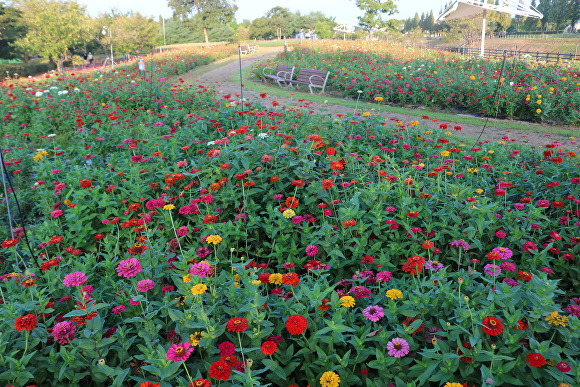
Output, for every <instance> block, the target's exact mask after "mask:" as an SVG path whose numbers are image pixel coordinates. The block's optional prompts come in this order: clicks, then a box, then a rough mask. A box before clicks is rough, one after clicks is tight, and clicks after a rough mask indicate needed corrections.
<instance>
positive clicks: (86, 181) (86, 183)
mask: <svg viewBox="0 0 580 387" xmlns="http://www.w3.org/2000/svg"><path fill="white" fill-rule="evenodd" d="M79 184H80V186H81V187H83V188H88V187H90V186H91V184H92V183H91V181H90V180H89V179H81V181H80V182H79Z"/></svg>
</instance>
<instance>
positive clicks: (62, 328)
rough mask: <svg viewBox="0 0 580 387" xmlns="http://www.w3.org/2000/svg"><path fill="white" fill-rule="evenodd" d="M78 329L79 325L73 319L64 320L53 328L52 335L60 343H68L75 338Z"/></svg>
mask: <svg viewBox="0 0 580 387" xmlns="http://www.w3.org/2000/svg"><path fill="white" fill-rule="evenodd" d="M76 330H77V326H76V325H75V324H74V323H73V322H72V321H62V322H59V323H57V324H56V325H55V326H54V328H53V329H52V337H53V338H54V340H55V341H57V342H59V343H60V344H68V343H69V342H70V341H71V340H73V339H74V338H75V331H76Z"/></svg>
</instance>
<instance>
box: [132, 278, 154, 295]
mask: <svg viewBox="0 0 580 387" xmlns="http://www.w3.org/2000/svg"><path fill="white" fill-rule="evenodd" d="M154 287H155V282H153V281H152V280H150V279H144V280H141V281H139V282H137V286H135V289H137V291H138V292H147V291H149V290H151V289H153V288H154Z"/></svg>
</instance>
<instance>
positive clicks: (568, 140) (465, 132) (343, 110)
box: [169, 47, 580, 152]
mask: <svg viewBox="0 0 580 387" xmlns="http://www.w3.org/2000/svg"><path fill="white" fill-rule="evenodd" d="M281 50H282V48H280V47H274V48H268V47H263V48H260V51H259V52H257V53H255V54H251V55H247V56H243V57H242V59H241V68H242V73H243V74H247V73H248V72H249V70H250V69H251V66H252V65H253V64H254V63H255V62H257V61H259V60H262V59H264V58H267V57H271V56H274V55H276V54H277V53H278V52H280V51H281ZM221 62H222V63H224V64H223V66H220V67H218V68H213V69H209V70H208V71H207V72H204V71H203V68H202V69H197V70H194V71H193V72H190V73H186V74H181V75H180V76H178V77H174V78H171V79H169V82H176V81H177V79H178V78H181V79H182V80H184V81H185V84H186V85H187V84H190V85H204V86H206V87H211V88H214V89H216V90H217V91H219V92H220V93H223V94H231V96H232V97H236V98H241V97H242V96H243V98H244V100H246V103H248V104H249V103H253V102H260V103H262V104H264V105H265V106H268V107H270V106H273V105H272V103H273V102H274V101H276V102H277V103H278V104H279V106H278V107H277V108H281V109H284V110H292V111H294V110H300V111H302V112H303V113H304V114H312V113H316V114H323V115H332V116H336V114H345V115H346V114H349V113H351V114H355V113H358V114H360V113H361V108H359V109H358V110H357V111H355V109H353V108H349V107H345V106H342V105H334V104H332V98H331V96H329V100H328V101H329V102H328V103H319V102H312V101H309V97H310V96H311V94H309V93H307V92H306V93H301V92H296V93H294V94H295V95H294V97H293V98H284V97H278V96H275V95H269V94H268V95H266V96H263V95H260V93H257V92H254V91H250V90H248V89H247V88H246V87H243V86H241V85H240V83H235V82H232V81H231V79H232V77H233V76H234V75H235V74H237V73H238V72H239V71H240V63H239V61H237V60H236V61H234V62H228V60H227V59H226V60H222V61H221ZM212 67H215V66H212ZM199 74H201V75H199ZM244 82H245V83H248V82H256V81H249V80H247V79H244ZM361 106H362V109H370V108H368V106H371V105H366V104H364V105H361ZM372 114H373V115H380V116H382V117H384V118H385V120H388V119H397V120H402V121H404V122H410V121H414V120H418V121H423V122H424V121H425V120H424V119H422V118H421V117H422V116H424V115H425V116H428V115H429V111H428V110H419V109H418V112H417V115H416V116H411V115H404V114H398V113H389V112H377V111H372ZM429 121H431V120H429ZM499 121H500V120H497V119H490V120H489V121H488V123H487V126H486V127H485V129H484V128H483V127H482V126H475V125H466V124H458V123H455V122H453V121H438V122H430V123H429V125H430V127H431V128H432V129H436V130H439V125H440V124H443V123H444V124H447V125H448V126H449V130H450V131H452V132H454V134H456V135H461V136H466V137H468V138H466V139H465V142H466V143H468V144H474V143H475V141H476V139H477V138H480V141H492V142H497V141H505V142H506V143H525V144H529V145H532V146H534V147H544V146H546V145H548V144H555V145H556V147H557V148H563V149H566V150H570V151H574V152H578V151H580V139H578V140H577V139H575V138H574V137H573V136H577V137H580V129H579V128H571V129H570V136H569V137H566V136H561V135H556V134H548V133H546V132H545V131H544V127H543V126H542V125H539V124H535V123H526V125H529V130H506V129H500V128H498V127H497V126H496V123H498V122H499ZM457 125H459V126H461V128H462V129H461V131H454V130H453V129H452V128H453V127H454V126H457Z"/></svg>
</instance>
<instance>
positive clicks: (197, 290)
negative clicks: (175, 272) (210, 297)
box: [191, 284, 207, 296]
mask: <svg viewBox="0 0 580 387" xmlns="http://www.w3.org/2000/svg"><path fill="white" fill-rule="evenodd" d="M206 290H207V285H206V284H197V285H195V286H194V287H192V288H191V294H193V295H194V296H199V295H200V294H203V293H205V291H206Z"/></svg>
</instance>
